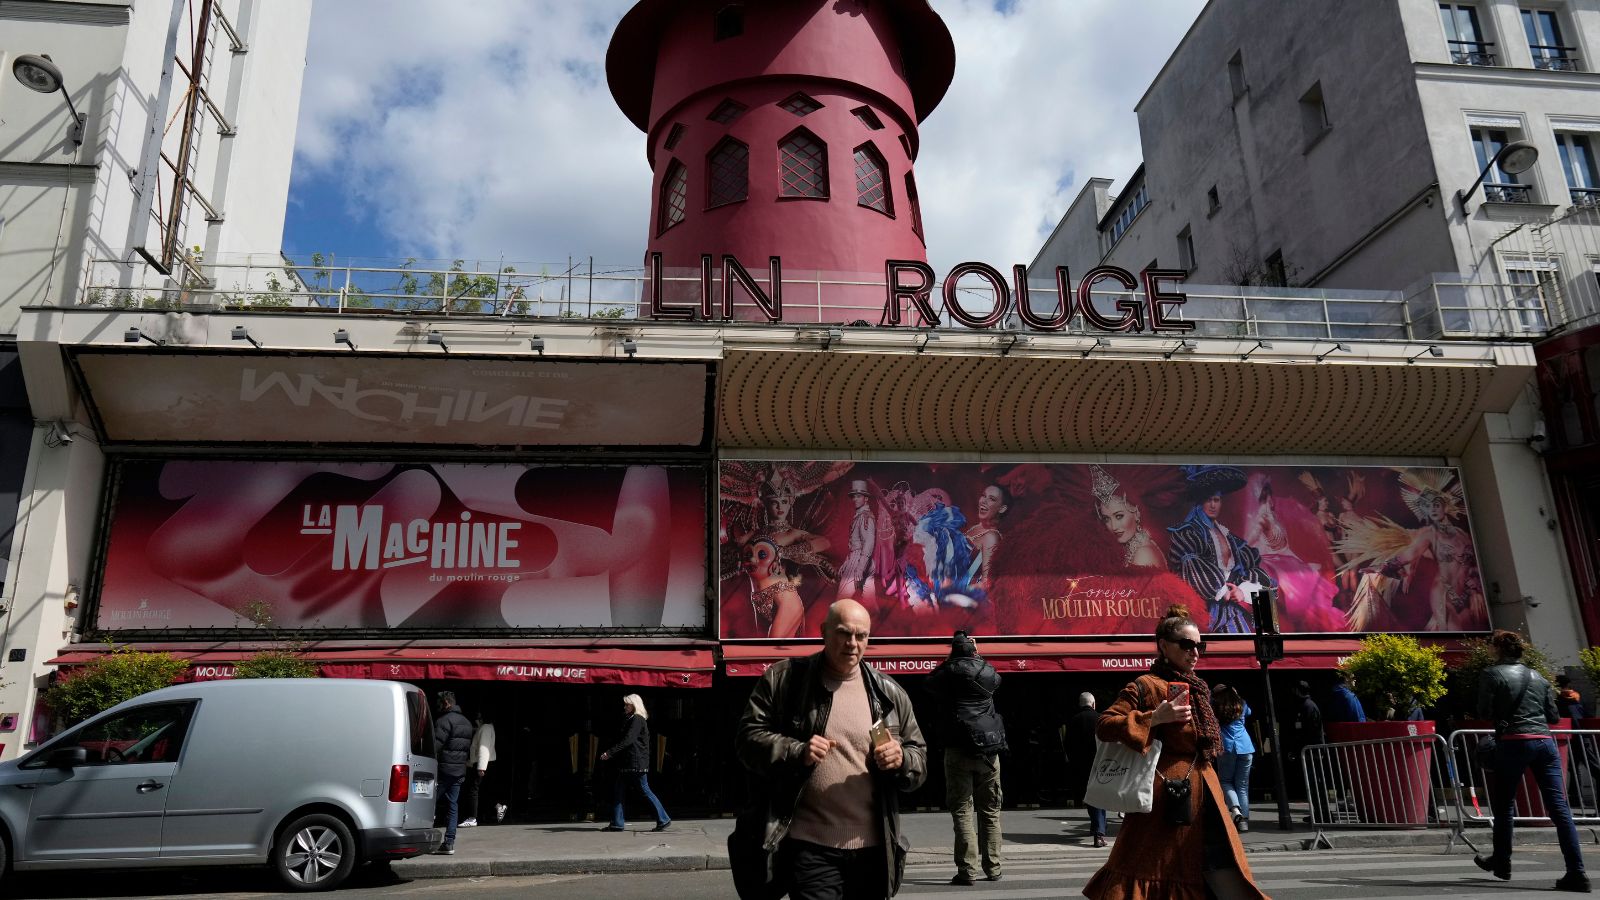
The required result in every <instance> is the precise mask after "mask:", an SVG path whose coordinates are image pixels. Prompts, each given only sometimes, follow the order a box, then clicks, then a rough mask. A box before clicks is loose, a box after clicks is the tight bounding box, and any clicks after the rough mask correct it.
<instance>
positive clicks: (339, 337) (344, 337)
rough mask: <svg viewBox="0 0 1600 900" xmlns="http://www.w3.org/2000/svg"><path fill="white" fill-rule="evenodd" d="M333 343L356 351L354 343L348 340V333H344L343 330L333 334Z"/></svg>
mask: <svg viewBox="0 0 1600 900" xmlns="http://www.w3.org/2000/svg"><path fill="white" fill-rule="evenodd" d="M333 342H334V343H335V344H343V345H345V346H346V347H349V348H350V349H351V350H355V349H356V342H355V341H352V340H350V332H348V331H345V330H344V329H343V328H341V329H339V330H338V331H335V332H334V333H333Z"/></svg>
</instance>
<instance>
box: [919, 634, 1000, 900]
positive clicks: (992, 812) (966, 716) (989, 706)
mask: <svg viewBox="0 0 1600 900" xmlns="http://www.w3.org/2000/svg"><path fill="white" fill-rule="evenodd" d="M999 689H1000V675H999V673H997V672H996V671H995V670H994V666H991V665H989V664H988V663H987V662H985V661H984V659H983V657H981V656H979V655H978V645H977V643H976V642H974V641H973V640H972V638H970V637H968V636H967V633H966V632H965V631H958V632H956V633H955V637H954V638H953V639H952V640H951V642H950V656H949V658H947V659H946V660H945V661H944V662H942V663H940V664H939V667H938V668H936V669H934V670H933V674H932V675H930V676H928V691H929V692H930V693H931V694H933V696H934V698H935V699H936V700H938V702H939V707H940V715H939V735H940V737H941V738H942V739H943V740H942V743H943V744H944V779H945V781H944V784H945V805H946V806H948V807H949V808H950V816H951V818H952V819H953V820H954V822H955V832H956V845H955V857H956V859H955V862H956V874H955V877H954V878H953V879H951V881H950V883H951V884H972V883H973V878H974V875H975V870H976V869H977V867H978V863H979V857H980V855H981V856H982V863H983V872H984V875H985V876H986V877H987V878H988V879H989V880H990V881H999V880H1000V875H1001V873H1000V866H1001V857H1000V804H1001V800H1002V795H1001V791H1000V753H1001V751H1003V750H1005V749H1006V726H1005V722H1004V721H1002V720H1001V718H1000V713H999V712H998V711H997V710H996V709H995V708H994V692H995V691H997V690H999ZM974 811H976V816H974ZM974 819H976V821H974Z"/></svg>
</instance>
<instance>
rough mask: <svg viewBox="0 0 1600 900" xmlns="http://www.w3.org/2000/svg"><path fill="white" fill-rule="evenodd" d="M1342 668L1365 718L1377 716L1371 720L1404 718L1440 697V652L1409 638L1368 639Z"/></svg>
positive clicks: (1442, 681) (1377, 636)
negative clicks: (1390, 714) (1391, 714)
mask: <svg viewBox="0 0 1600 900" xmlns="http://www.w3.org/2000/svg"><path fill="white" fill-rule="evenodd" d="M1343 668H1344V670H1345V671H1346V672H1349V673H1350V674H1351V675H1353V676H1355V680H1356V694H1357V695H1358V696H1360V698H1361V704H1362V706H1364V707H1366V709H1367V712H1368V713H1369V714H1373V713H1377V714H1378V715H1376V716H1374V718H1377V717H1380V716H1381V715H1382V713H1383V712H1384V711H1387V710H1393V711H1394V712H1395V714H1397V715H1400V716H1404V715H1406V713H1408V712H1410V710H1411V707H1412V706H1432V705H1433V704H1434V702H1435V701H1437V700H1438V699H1439V698H1440V697H1443V696H1444V692H1445V670H1444V651H1443V650H1442V649H1440V648H1439V647H1424V646H1422V644H1420V643H1418V641H1417V639H1416V638H1414V637H1411V636H1410V635H1404V634H1373V635H1368V636H1367V637H1365V638H1362V640H1361V649H1360V650H1357V651H1356V652H1355V653H1352V654H1351V655H1350V658H1349V659H1347V660H1345V663H1344V666H1343Z"/></svg>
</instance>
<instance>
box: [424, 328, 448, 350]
mask: <svg viewBox="0 0 1600 900" xmlns="http://www.w3.org/2000/svg"><path fill="white" fill-rule="evenodd" d="M428 343H430V344H436V345H438V347H439V349H440V350H443V351H444V352H446V353H449V352H450V345H449V344H446V343H445V342H444V335H442V334H440V333H439V332H437V331H430V332H428Z"/></svg>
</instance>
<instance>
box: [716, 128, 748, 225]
mask: <svg viewBox="0 0 1600 900" xmlns="http://www.w3.org/2000/svg"><path fill="white" fill-rule="evenodd" d="M706 173H707V177H706V208H707V209H709V208H711V207H713V206H722V205H724V204H727V203H738V202H739V201H741V200H744V199H745V198H746V197H748V196H749V195H750V148H749V147H747V146H745V145H744V144H743V143H741V142H739V141H736V140H734V139H733V138H731V137H729V138H723V139H722V140H721V141H720V142H719V143H718V144H717V146H715V147H713V148H712V150H711V153H710V155H708V156H707V157H706Z"/></svg>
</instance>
